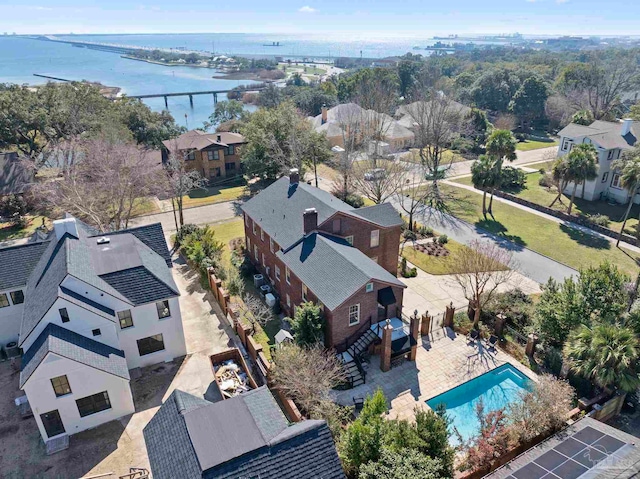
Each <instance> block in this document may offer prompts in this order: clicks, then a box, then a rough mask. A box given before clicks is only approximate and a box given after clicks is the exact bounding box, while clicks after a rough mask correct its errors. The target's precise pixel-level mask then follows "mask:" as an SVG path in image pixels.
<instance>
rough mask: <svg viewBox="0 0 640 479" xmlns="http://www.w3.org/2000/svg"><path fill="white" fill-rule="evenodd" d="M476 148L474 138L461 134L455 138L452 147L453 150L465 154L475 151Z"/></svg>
mask: <svg viewBox="0 0 640 479" xmlns="http://www.w3.org/2000/svg"><path fill="white" fill-rule="evenodd" d="M475 148H476V144H475V143H474V141H473V140H471V139H469V138H463V137H461V136H459V137H458V138H456V139H455V140H453V141H452V142H451V147H450V149H451V150H453V151H457V152H459V153H461V154H463V155H466V154H468V153H472V152H473V151H475Z"/></svg>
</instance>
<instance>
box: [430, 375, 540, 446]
mask: <svg viewBox="0 0 640 479" xmlns="http://www.w3.org/2000/svg"><path fill="white" fill-rule="evenodd" d="M530 384H531V380H530V379H529V378H528V377H527V376H525V375H524V374H522V373H521V372H520V371H518V370H517V369H516V368H515V367H513V366H512V365H511V364H503V365H502V366H499V367H497V368H495V369H494V370H492V371H489V372H488V373H485V374H483V375H482V376H478V377H477V378H474V379H471V380H470V381H467V382H466V383H464V384H461V385H460V386H457V387H455V388H453V389H450V390H449V391H447V392H446V393H442V394H439V395H438V396H435V397H433V398H431V399H429V400H428V401H427V405H428V406H429V407H430V408H431V409H433V410H435V409H436V408H437V406H438V404H444V405H445V406H446V408H447V415H448V416H449V418H450V419H451V420H452V424H451V430H452V431H453V427H456V428H457V429H458V432H460V435H461V436H462V437H463V438H464V439H465V440H466V439H469V438H470V437H472V436H474V435H475V434H477V433H478V428H479V427H480V424H479V422H478V418H477V416H476V404H478V401H480V399H482V400H483V401H484V410H485V412H489V411H495V410H497V409H501V408H504V407H507V406H508V405H509V404H511V403H513V402H515V401H517V400H518V399H519V395H520V392H521V391H523V390H525V389H529V387H530ZM450 442H451V443H452V444H454V445H455V444H457V443H458V438H457V437H456V436H455V435H452V436H451V438H450Z"/></svg>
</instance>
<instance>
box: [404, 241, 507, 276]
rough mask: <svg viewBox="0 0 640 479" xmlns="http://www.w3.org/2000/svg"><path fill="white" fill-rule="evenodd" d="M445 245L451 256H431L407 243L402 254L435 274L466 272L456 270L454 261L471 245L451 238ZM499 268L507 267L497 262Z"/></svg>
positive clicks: (415, 264) (497, 268)
mask: <svg viewBox="0 0 640 479" xmlns="http://www.w3.org/2000/svg"><path fill="white" fill-rule="evenodd" d="M436 236H437V235H436ZM445 247H446V248H447V250H449V256H431V255H428V254H426V253H422V252H421V251H417V250H416V249H414V248H413V246H411V245H410V244H409V243H406V244H405V245H404V247H403V248H402V256H403V257H404V258H406V259H407V261H409V262H410V263H412V264H413V265H414V266H417V267H418V268H420V269H421V270H422V271H424V272H425V273H429V274H434V275H441V274H455V273H464V272H465V271H460V270H456V269H455V268H454V265H453V263H454V260H455V258H456V257H457V256H458V255H460V254H462V253H463V252H464V251H465V250H468V249H469V247H468V246H465V245H463V244H460V243H458V242H456V241H452V240H449V242H448V243H447V244H446V245H445ZM499 269H506V268H505V267H504V265H502V264H496V268H495V270H496V271H497V270H499Z"/></svg>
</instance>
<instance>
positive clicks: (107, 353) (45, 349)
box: [20, 323, 129, 387]
mask: <svg viewBox="0 0 640 479" xmlns="http://www.w3.org/2000/svg"><path fill="white" fill-rule="evenodd" d="M48 353H54V354H57V355H58V356H62V357H65V358H67V359H70V360H72V361H76V362H78V363H81V364H84V365H86V366H90V367H92V368H95V369H99V370H101V371H104V372H106V373H109V374H113V375H114V376H119V377H121V378H124V379H127V380H128V379H129V370H128V368H127V361H126V359H125V357H124V352H123V351H120V350H119V349H115V348H112V347H111V346H107V345H106V344H103V343H99V342H98V341H94V340H93V339H91V338H87V337H86V336H82V335H80V334H78V333H75V332H73V331H70V330H68V329H65V328H63V327H61V326H58V325H57V324H53V323H49V324H48V325H47V327H46V328H44V330H43V331H42V333H40V336H38V339H36V341H35V342H34V343H33V345H32V346H31V347H30V348H29V350H28V351H27V352H26V353H25V354H24V356H23V357H22V371H21V372H20V387H22V386H24V384H25V383H26V382H27V380H28V379H29V377H30V376H31V374H32V373H33V372H34V371H35V370H36V368H37V367H38V365H39V364H40V363H41V362H42V361H43V360H44V358H45V357H46V356H47V354H48Z"/></svg>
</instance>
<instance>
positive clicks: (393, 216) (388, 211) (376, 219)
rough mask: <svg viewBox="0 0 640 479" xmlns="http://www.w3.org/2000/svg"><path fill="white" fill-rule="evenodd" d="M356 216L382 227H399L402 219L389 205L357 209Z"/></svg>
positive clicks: (383, 204)
mask: <svg viewBox="0 0 640 479" xmlns="http://www.w3.org/2000/svg"><path fill="white" fill-rule="evenodd" d="M357 215H358V216H360V217H362V218H364V219H366V220H368V221H370V222H371V223H375V224H377V225H380V226H384V227H387V228H388V227H393V226H400V225H401V224H402V218H401V217H400V215H399V214H398V212H397V211H396V209H395V208H394V207H393V205H391V203H382V204H381V205H373V206H367V207H366V208H359V209H358V211H357Z"/></svg>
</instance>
